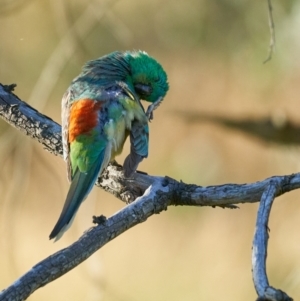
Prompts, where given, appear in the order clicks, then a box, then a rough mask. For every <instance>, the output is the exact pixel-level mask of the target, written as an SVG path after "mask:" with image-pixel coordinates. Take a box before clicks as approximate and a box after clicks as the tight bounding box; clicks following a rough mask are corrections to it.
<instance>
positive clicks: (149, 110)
mask: <svg viewBox="0 0 300 301" xmlns="http://www.w3.org/2000/svg"><path fill="white" fill-rule="evenodd" d="M162 101H163V98H162V97H159V98H158V100H157V101H155V102H154V103H153V104H151V105H150V106H149V107H148V108H147V111H146V116H147V117H148V120H149V121H150V122H151V120H153V111H154V110H156V109H157V108H158V107H159V105H160V104H161V102H162Z"/></svg>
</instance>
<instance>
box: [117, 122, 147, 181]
mask: <svg viewBox="0 0 300 301" xmlns="http://www.w3.org/2000/svg"><path fill="white" fill-rule="evenodd" d="M130 144H131V147H130V154H129V155H128V156H127V157H126V159H125V161H124V165H123V169H124V175H125V177H130V176H131V175H132V174H133V173H134V172H135V171H136V169H137V167H138V165H139V163H140V162H141V161H142V160H143V159H144V158H147V157H148V146H149V128H148V123H147V122H145V123H143V122H141V121H138V120H134V121H133V122H132V126H131V131H130Z"/></svg>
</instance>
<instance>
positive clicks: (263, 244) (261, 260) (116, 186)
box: [0, 85, 300, 301]
mask: <svg viewBox="0 0 300 301" xmlns="http://www.w3.org/2000/svg"><path fill="white" fill-rule="evenodd" d="M0 116H1V117H2V118H3V119H5V120H6V121H7V122H8V123H9V124H11V125H12V126H14V127H15V128H17V129H19V130H21V131H22V132H24V133H25V134H27V135H28V136H30V137H31V138H34V139H35V140H37V141H39V142H40V143H42V144H43V146H44V148H45V149H46V150H48V151H50V152H51V153H53V154H55V155H61V154H62V148H61V136H60V126H59V125H58V124H57V123H55V122H54V121H53V120H51V119H50V118H48V117H46V116H44V115H42V114H40V113H39V112H37V111H36V110H35V109H33V108H32V107H30V106H28V105H27V104H26V103H24V102H23V101H21V100H20V99H18V98H17V97H16V96H15V95H14V94H11V93H10V92H9V91H8V92H7V91H5V89H3V86H1V85H0ZM96 184H97V185H98V186H100V187H101V188H103V189H105V190H107V191H109V192H110V193H112V194H114V195H115V196H116V197H118V198H119V199H121V200H123V201H125V202H127V203H131V204H130V205H128V206H126V207H125V208H123V209H122V210H121V211H119V212H117V213H116V214H115V215H113V216H112V217H110V218H108V219H106V218H104V217H102V218H94V220H95V221H96V222H98V223H99V224H98V225H97V226H95V227H93V228H91V229H89V230H88V231H87V232H86V233H84V235H83V236H82V237H81V238H80V239H79V240H78V241H77V242H75V243H74V244H72V245H71V246H69V247H68V248H65V249H63V250H61V251H59V252H57V253H55V254H53V255H51V256H50V257H48V258H46V259H44V260H43V261H41V262H40V263H38V264H37V265H35V266H34V267H33V268H32V269H31V270H30V271H28V272H27V273H26V274H24V275H23V276H22V277H20V278H19V279H18V280H17V281H15V282H14V283H13V284H12V285H11V286H9V287H8V288H7V289H5V290H4V291H2V292H1V293H0V301H2V300H25V299H26V298H27V297H28V296H30V295H31V294H32V293H33V292H34V291H35V290H37V289H38V288H40V287H42V286H44V285H46V284H47V283H49V282H51V281H53V280H55V279H57V278H58V277H60V276H62V275H64V274H65V273H67V272H68V271H70V270H71V269H73V268H75V267H76V266H77V265H79V264H80V263H81V262H83V261H84V260H86V259H87V258H88V257H89V256H91V255H92V254H93V253H94V252H96V251H97V250H98V249H100V248H101V247H102V246H104V245H105V244H106V243H108V242H109V241H111V240H112V239H114V238H115V237H116V236H118V235H120V234H122V233H123V232H125V231H126V230H128V229H130V228H131V227H133V226H135V225H137V224H139V223H142V222H144V221H146V220H147V218H149V217H150V216H151V215H153V214H158V213H160V212H162V211H163V210H166V209H167V207H168V206H170V205H175V206H178V205H181V206H212V207H215V206H220V207H229V208H232V207H235V204H241V203H254V202H259V201H260V200H261V204H260V209H259V212H258V218H257V224H256V234H255V238H254V242H253V279H254V283H255V288H256V290H257V293H258V295H259V299H258V300H284V301H291V300H292V299H290V298H289V297H288V296H287V295H286V294H285V293H283V292H282V291H280V290H275V289H274V288H272V287H271V286H269V283H268V280H267V275H266V254H267V252H266V250H267V240H268V236H267V235H268V234H267V223H268V217H269V214H270V210H271V205H272V202H273V200H274V198H275V197H277V196H280V195H282V194H284V193H286V192H288V191H291V190H294V189H298V188H300V173H297V174H292V175H287V176H277V177H272V178H268V179H265V180H264V181H261V182H256V183H252V184H226V185H219V186H209V187H201V186H197V185H189V184H185V183H183V182H178V181H176V180H174V179H171V178H169V177H153V176H149V175H147V174H144V173H135V174H134V175H133V177H132V178H130V179H126V178H124V176H123V172H122V168H121V167H120V166H118V165H110V166H109V167H108V168H107V169H106V170H105V172H104V173H103V174H102V176H101V178H99V179H98V182H97V183H96ZM133 201H134V202H133Z"/></svg>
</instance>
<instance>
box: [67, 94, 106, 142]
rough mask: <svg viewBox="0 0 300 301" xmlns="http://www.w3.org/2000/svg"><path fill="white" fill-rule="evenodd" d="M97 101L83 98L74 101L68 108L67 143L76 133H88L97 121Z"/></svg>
mask: <svg viewBox="0 0 300 301" xmlns="http://www.w3.org/2000/svg"><path fill="white" fill-rule="evenodd" d="M100 108H101V103H100V102H99V101H96V100H93V99H89V98H85V99H80V100H78V101H76V102H75V103H74V104H73V105H72V106H71V108H70V117H69V118H70V119H69V143H71V142H73V141H74V140H75V138H76V137H77V136H78V135H81V134H85V133H88V132H89V131H90V130H91V129H93V128H94V127H95V126H96V125H97V122H98V111H99V109H100Z"/></svg>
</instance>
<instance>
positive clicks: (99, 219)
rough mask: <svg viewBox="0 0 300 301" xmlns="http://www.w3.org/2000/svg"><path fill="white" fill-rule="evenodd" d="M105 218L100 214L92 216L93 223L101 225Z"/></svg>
mask: <svg viewBox="0 0 300 301" xmlns="http://www.w3.org/2000/svg"><path fill="white" fill-rule="evenodd" d="M106 220H107V218H106V216H104V215H102V214H101V215H100V216H95V215H94V216H93V224H97V225H101V224H104V223H105V222H106Z"/></svg>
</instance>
